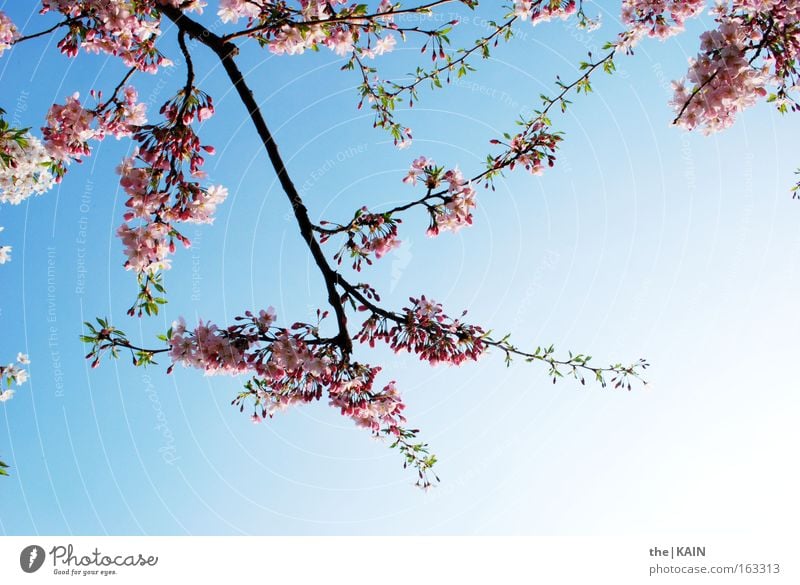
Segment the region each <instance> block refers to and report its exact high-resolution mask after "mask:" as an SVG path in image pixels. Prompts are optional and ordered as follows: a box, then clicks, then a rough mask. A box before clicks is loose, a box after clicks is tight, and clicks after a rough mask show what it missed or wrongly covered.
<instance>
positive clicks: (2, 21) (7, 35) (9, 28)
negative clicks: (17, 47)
mask: <svg viewBox="0 0 800 585" xmlns="http://www.w3.org/2000/svg"><path fill="white" fill-rule="evenodd" d="M17 37H19V31H18V30H17V27H16V26H15V25H14V23H13V22H11V19H10V18H9V17H8V16H7V15H6V13H5V12H3V11H2V10H0V55H2V54H3V52H4V51H6V50H7V49H10V48H11V45H13V44H14V41H15V40H16V39H17Z"/></svg>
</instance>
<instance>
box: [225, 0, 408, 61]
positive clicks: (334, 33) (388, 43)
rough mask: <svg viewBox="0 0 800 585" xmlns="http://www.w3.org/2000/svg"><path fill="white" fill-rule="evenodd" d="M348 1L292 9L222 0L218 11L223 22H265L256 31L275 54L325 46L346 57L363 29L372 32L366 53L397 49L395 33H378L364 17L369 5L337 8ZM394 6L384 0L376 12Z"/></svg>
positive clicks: (311, 0) (305, 0) (305, 1)
mask: <svg viewBox="0 0 800 585" xmlns="http://www.w3.org/2000/svg"><path fill="white" fill-rule="evenodd" d="M346 4H347V0H332V1H323V0H300V2H299V7H298V8H297V9H293V8H290V7H289V6H287V5H284V4H283V3H281V4H278V5H270V6H261V5H259V4H258V3H255V2H250V1H248V0H220V8H219V11H218V13H217V14H218V15H219V17H220V19H221V20H222V21H223V22H236V21H238V20H239V19H241V18H244V19H247V20H248V22H251V23H252V22H254V21H257V22H258V23H259V24H260V25H262V26H260V27H257V28H258V33H257V34H258V35H259V36H260V38H263V39H264V42H265V44H266V45H267V47H268V48H269V50H270V51H271V52H272V53H274V54H276V55H299V54H301V53H304V52H305V51H306V50H316V49H317V48H319V47H320V46H324V47H327V48H328V49H330V50H331V51H333V52H334V53H336V54H337V55H339V56H340V57H343V56H345V55H347V54H349V53H351V52H352V51H353V50H354V49H355V48H356V44H357V42H358V41H359V38H360V36H361V34H362V32H367V33H369V34H368V35H367V38H368V40H367V46H366V47H365V48H364V49H363V51H362V54H363V55H365V56H367V57H371V58H374V57H376V56H379V55H383V54H384V53H388V52H390V51H392V50H393V49H394V47H395V45H396V44H397V39H396V38H395V36H394V35H392V34H389V33H386V34H378V32H377V30H376V28H375V27H373V26H371V25H370V23H369V22H367V21H366V20H364V19H363V18H361V17H363V15H364V14H365V11H366V5H360V6H356V5H353V6H350V7H344V8H343V9H342V10H341V11H340V12H337V11H336V7H337V6H344V5H346ZM391 8H392V4H391V2H389V1H388V0H381V2H380V4H379V5H378V8H377V12H378V13H384V12H386V13H390V12H391ZM384 20H385V22H387V23H388V22H389V21H390V20H391V16H390V15H389V14H387V16H386V17H385V18H384ZM328 21H330V22H328ZM254 34H256V33H254Z"/></svg>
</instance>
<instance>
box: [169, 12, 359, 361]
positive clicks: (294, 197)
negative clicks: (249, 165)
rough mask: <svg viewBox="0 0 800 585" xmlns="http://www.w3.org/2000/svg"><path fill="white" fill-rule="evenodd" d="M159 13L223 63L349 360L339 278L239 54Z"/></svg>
mask: <svg viewBox="0 0 800 585" xmlns="http://www.w3.org/2000/svg"><path fill="white" fill-rule="evenodd" d="M159 10H161V12H162V13H163V14H164V15H165V16H166V17H167V18H169V19H170V20H171V21H172V22H174V23H175V24H176V25H177V26H178V28H179V30H180V31H182V32H185V33H186V34H188V35H189V36H190V37H192V38H193V39H195V40H197V41H199V42H200V43H202V44H204V45H206V46H207V47H208V48H210V49H211V50H212V51H213V52H214V53H215V54H216V55H217V56H218V57H219V59H220V61H221V62H222V66H223V68H224V69H225V72H226V73H227V75H228V78H229V79H230V81H231V83H232V84H233V86H234V87H235V88H236V91H237V93H238V94H239V98H240V99H241V101H242V103H243V105H244V106H245V108H246V109H247V113H248V115H249V116H250V119H251V120H252V122H253V125H254V126H255V128H256V131H257V133H258V135H259V138H260V139H261V142H262V144H263V146H264V149H265V150H266V151H267V156H268V157H269V160H270V163H271V164H272V167H273V169H274V170H275V173H276V174H277V175H278V180H279V181H280V183H281V187H283V190H284V192H285V193H286V196H287V197H288V198H289V202H290V203H291V205H292V209H293V211H294V215H295V219H296V220H297V224H298V227H299V228H300V234H301V235H302V237H303V239H304V240H305V242H306V245H307V246H308V248H309V250H310V251H311V255H312V257H313V258H314V261H315V263H316V264H317V267H318V268H319V270H320V272H321V273H322V276H323V278H324V280H325V287H326V289H327V292H328V302H329V303H330V305H331V307H332V308H333V311H334V313H335V315H336V321H337V324H338V329H339V334H338V337H337V342H338V344H339V346H340V347H341V348H342V351H343V352H344V353H345V355H346V356H349V355H350V354H351V353H352V351H353V342H352V340H351V339H350V334H349V333H348V330H347V315H346V313H345V309H344V306H343V305H342V301H341V299H340V298H339V293H338V291H337V288H336V287H337V284H338V280H339V275H338V274H337V273H336V272H335V271H334V270H333V269H332V268H331V266H330V264H328V261H327V259H326V258H325V254H324V253H323V252H322V248H321V247H320V244H319V242H318V241H317V239H316V238H315V236H314V228H313V224H312V222H311V219H310V218H309V216H308V209H307V208H306V206H305V204H304V202H303V199H302V197H301V196H300V193H299V192H298V191H297V188H296V187H295V185H294V182H293V181H292V179H291V177H290V176H289V173H288V171H287V169H286V165H285V163H284V161H283V158H282V157H281V154H280V151H279V150H278V146H277V144H276V143H275V140H274V138H273V136H272V133H271V132H270V130H269V127H268V126H267V123H266V120H265V119H264V116H263V114H262V113H261V109H260V107H259V105H258V102H256V99H255V97H254V96H253V92H252V91H251V90H250V88H249V87H248V85H247V83H246V82H245V79H244V75H243V74H242V72H241V70H240V69H239V67H238V66H237V65H236V62H235V60H234V57H235V56H236V54H237V53H238V48H237V47H236V46H235V45H233V44H231V43H230V42H228V41H227V40H225V39H223V38H222V37H220V36H218V35H216V34H215V33H213V32H212V31H210V30H208V29H207V28H206V27H204V26H203V25H202V24H200V23H198V22H196V21H194V20H192V19H190V18H189V17H187V16H186V15H185V14H183V13H182V12H181V11H180V10H179V9H177V8H173V7H171V6H169V5H164V6H161V7H160V8H159Z"/></svg>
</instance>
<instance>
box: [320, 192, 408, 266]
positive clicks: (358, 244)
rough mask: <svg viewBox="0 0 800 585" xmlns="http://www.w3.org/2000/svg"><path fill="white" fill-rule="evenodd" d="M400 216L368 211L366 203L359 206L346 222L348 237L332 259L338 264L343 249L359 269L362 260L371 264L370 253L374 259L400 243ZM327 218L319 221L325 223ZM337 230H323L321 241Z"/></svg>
mask: <svg viewBox="0 0 800 585" xmlns="http://www.w3.org/2000/svg"><path fill="white" fill-rule="evenodd" d="M400 223H402V220H401V219H395V218H393V217H392V215H391V214H390V213H370V212H369V210H368V209H367V208H366V207H362V208H361V209H359V210H358V211H357V212H356V214H355V217H354V218H353V220H352V221H351V222H350V224H349V225H348V226H347V241H346V242H345V243H344V245H343V246H342V248H341V249H340V250H339V251H338V252H337V253H336V254H335V255H334V257H333V258H334V260H335V261H336V262H337V263H338V264H341V263H342V261H343V259H344V255H345V253H347V254H349V255H350V257H351V258H352V259H353V268H354V269H355V270H361V264H362V262H366V263H367V264H372V259H371V258H370V256H372V255H374V256H375V258H376V259H381V258H382V257H383V256H385V255H386V254H388V253H389V252H391V251H392V250H394V249H395V248H397V247H398V246H400V240H399V239H397V226H398V224H400ZM326 224H327V222H322V225H323V226H324V225H326ZM338 231H339V230H330V231H323V233H322V236H321V237H320V242H321V243H325V242H326V241H328V239H329V238H330V236H331V235H332V234H334V233H338Z"/></svg>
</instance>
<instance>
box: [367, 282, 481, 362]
mask: <svg viewBox="0 0 800 585" xmlns="http://www.w3.org/2000/svg"><path fill="white" fill-rule="evenodd" d="M409 300H410V301H411V306H410V307H404V308H403V312H402V314H401V315H399V316H391V317H390V316H387V315H382V314H379V313H377V312H373V314H372V315H371V316H370V317H369V318H368V319H367V320H366V321H365V322H364V323H363V325H362V327H361V331H360V332H359V333H358V335H357V336H356V339H358V341H360V342H362V343H368V344H369V345H370V347H374V346H375V343H376V341H383V342H385V343H388V344H389V347H391V348H392V349H393V350H394V351H395V352H400V351H408V352H409V353H413V354H416V355H417V356H419V358H420V359H421V360H425V361H427V362H430V363H431V364H438V363H447V364H451V365H460V364H461V363H463V362H464V361H466V360H472V361H476V360H477V359H478V358H479V357H480V356H481V355H482V354H483V353H484V351H486V348H487V346H486V343H485V341H484V338H485V337H486V332H485V331H484V330H483V328H481V327H479V326H477V325H470V324H468V323H463V322H461V321H460V320H459V319H454V318H452V317H449V316H447V315H446V314H445V313H444V311H443V309H442V305H441V304H439V303H437V302H436V301H433V300H431V299H428V298H426V297H425V295H422V296H421V297H420V298H414V297H411V298H410V299H409ZM464 315H466V311H464V312H463V313H462V315H461V317H464ZM393 317H394V318H393Z"/></svg>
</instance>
